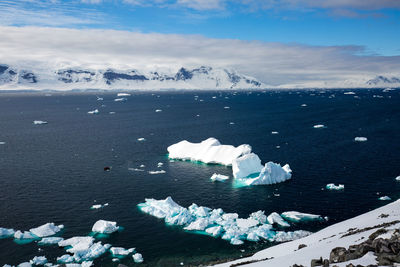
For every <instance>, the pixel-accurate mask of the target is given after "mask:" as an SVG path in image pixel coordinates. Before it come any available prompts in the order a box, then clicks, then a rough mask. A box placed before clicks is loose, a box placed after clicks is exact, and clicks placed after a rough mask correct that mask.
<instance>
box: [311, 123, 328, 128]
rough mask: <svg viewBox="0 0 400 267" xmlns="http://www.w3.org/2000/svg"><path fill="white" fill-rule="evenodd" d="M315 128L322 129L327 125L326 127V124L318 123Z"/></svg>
mask: <svg viewBox="0 0 400 267" xmlns="http://www.w3.org/2000/svg"><path fill="white" fill-rule="evenodd" d="M313 128H315V129H321V128H326V127H325V125H323V124H316V125H314V126H313Z"/></svg>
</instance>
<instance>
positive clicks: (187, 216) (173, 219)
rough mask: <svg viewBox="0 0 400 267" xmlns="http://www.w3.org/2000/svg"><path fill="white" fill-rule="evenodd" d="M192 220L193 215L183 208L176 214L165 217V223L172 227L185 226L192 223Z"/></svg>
mask: <svg viewBox="0 0 400 267" xmlns="http://www.w3.org/2000/svg"><path fill="white" fill-rule="evenodd" d="M193 220H194V217H193V215H192V214H191V213H190V212H189V211H188V210H187V209H186V208H183V207H182V209H181V210H180V211H179V213H178V214H176V215H173V216H167V217H165V222H166V223H168V224H174V225H186V224H188V223H190V222H192V221H193Z"/></svg>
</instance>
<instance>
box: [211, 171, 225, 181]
mask: <svg viewBox="0 0 400 267" xmlns="http://www.w3.org/2000/svg"><path fill="white" fill-rule="evenodd" d="M228 179H229V176H227V175H222V174H218V173H214V174H213V175H212V176H211V177H210V180H211V181H213V182H215V181H218V182H223V181H225V180H228Z"/></svg>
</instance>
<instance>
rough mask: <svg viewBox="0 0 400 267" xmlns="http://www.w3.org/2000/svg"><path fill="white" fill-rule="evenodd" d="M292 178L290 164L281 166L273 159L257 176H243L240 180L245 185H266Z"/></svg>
mask: <svg viewBox="0 0 400 267" xmlns="http://www.w3.org/2000/svg"><path fill="white" fill-rule="evenodd" d="M290 178H292V170H291V169H290V166H289V164H286V165H285V166H283V167H282V166H281V165H280V164H278V163H274V162H272V161H270V162H267V163H265V166H264V168H262V169H261V172H260V174H259V175H258V176H257V177H255V178H241V179H238V180H239V182H241V183H243V184H245V185H264V184H276V183H281V182H284V181H286V180H289V179H290Z"/></svg>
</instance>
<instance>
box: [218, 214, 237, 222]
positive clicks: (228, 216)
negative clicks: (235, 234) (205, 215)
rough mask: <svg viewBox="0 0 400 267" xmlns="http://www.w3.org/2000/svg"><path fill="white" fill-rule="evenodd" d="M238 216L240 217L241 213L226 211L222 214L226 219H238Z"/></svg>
mask: <svg viewBox="0 0 400 267" xmlns="http://www.w3.org/2000/svg"><path fill="white" fill-rule="evenodd" d="M237 218H239V214H237V213H225V214H223V215H222V219H223V220H225V221H231V220H236V219H237Z"/></svg>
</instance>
